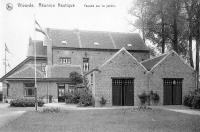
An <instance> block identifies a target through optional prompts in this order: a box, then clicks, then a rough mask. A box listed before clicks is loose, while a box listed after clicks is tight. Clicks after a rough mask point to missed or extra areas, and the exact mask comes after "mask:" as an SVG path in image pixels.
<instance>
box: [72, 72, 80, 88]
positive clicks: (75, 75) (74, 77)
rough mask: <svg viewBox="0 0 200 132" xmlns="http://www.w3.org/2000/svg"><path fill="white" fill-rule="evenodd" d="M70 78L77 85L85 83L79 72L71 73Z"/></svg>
mask: <svg viewBox="0 0 200 132" xmlns="http://www.w3.org/2000/svg"><path fill="white" fill-rule="evenodd" d="M69 78H70V80H71V82H72V83H73V84H75V85H77V84H81V83H83V76H82V75H81V74H79V73H78V72H71V73H70V75H69Z"/></svg>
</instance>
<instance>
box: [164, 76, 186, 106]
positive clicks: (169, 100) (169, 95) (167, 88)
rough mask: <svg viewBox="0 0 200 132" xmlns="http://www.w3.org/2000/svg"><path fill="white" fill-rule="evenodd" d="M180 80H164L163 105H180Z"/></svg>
mask: <svg viewBox="0 0 200 132" xmlns="http://www.w3.org/2000/svg"><path fill="white" fill-rule="evenodd" d="M182 80H183V79H181V78H173V79H172V78H167V79H164V82H163V86H164V105H181V104H182Z"/></svg>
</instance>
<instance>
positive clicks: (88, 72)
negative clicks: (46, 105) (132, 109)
mask: <svg viewBox="0 0 200 132" xmlns="http://www.w3.org/2000/svg"><path fill="white" fill-rule="evenodd" d="M46 32H47V34H48V36H49V38H45V39H44V41H35V40H32V39H29V48H28V55H27V58H26V59H25V60H24V61H23V62H21V63H20V64H19V65H17V66H16V67H15V68H13V69H12V70H11V71H10V72H8V73H7V74H6V75H4V76H3V77H2V78H1V79H0V81H1V82H3V95H4V100H7V101H9V100H12V99H16V98H34V96H35V91H34V88H35V87H34V85H35V83H34V77H35V57H34V52H35V48H34V47H36V65H37V66H36V79H37V91H38V92H37V93H38V97H39V98H41V99H43V100H45V102H48V100H49V96H51V97H53V101H54V102H63V101H65V100H64V95H65V93H66V92H70V91H71V90H72V89H73V88H74V85H73V83H72V82H71V80H70V79H69V75H70V73H71V72H78V73H79V74H81V75H83V76H85V77H87V78H88V80H89V84H88V85H89V88H90V90H91V91H92V94H93V97H94V99H95V106H100V103H99V101H100V99H101V98H102V97H103V98H105V99H106V100H107V103H106V105H107V106H113V105H116V106H130V105H131V106H132V105H139V104H140V101H139V98H138V95H139V94H141V93H143V92H146V93H149V92H150V91H153V92H156V93H157V94H158V95H159V97H160V100H159V104H160V105H180V104H182V102H183V97H184V96H185V95H186V94H187V93H188V92H189V91H192V90H194V88H195V72H194V69H193V68H191V67H190V66H189V65H187V64H186V63H185V62H184V61H183V59H181V58H180V57H179V56H178V55H177V53H175V52H174V51H171V52H169V53H166V54H163V55H161V56H158V57H155V58H150V54H149V53H150V52H149V50H148V48H147V46H146V45H145V44H144V43H143V41H142V39H141V38H140V36H139V35H138V34H134V33H115V32H100V31H82V30H61V29H49V28H48V29H46Z"/></svg>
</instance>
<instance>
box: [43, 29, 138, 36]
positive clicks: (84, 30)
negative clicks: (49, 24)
mask: <svg viewBox="0 0 200 132" xmlns="http://www.w3.org/2000/svg"><path fill="white" fill-rule="evenodd" d="M45 29H48V30H50V31H51V30H59V31H79V32H101V33H119V34H120V33H121V34H137V35H139V34H138V33H133V32H120V31H105V30H86V29H75V28H74V29H67V28H65V29H63V28H45Z"/></svg>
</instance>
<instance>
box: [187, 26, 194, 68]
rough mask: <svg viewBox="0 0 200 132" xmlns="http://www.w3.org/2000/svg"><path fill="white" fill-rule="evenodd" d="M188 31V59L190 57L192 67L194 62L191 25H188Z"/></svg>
mask: <svg viewBox="0 0 200 132" xmlns="http://www.w3.org/2000/svg"><path fill="white" fill-rule="evenodd" d="M189 30H190V32H189V38H188V40H189V59H190V66H191V67H193V68H194V62H193V53H192V32H191V26H190V29H189Z"/></svg>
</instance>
